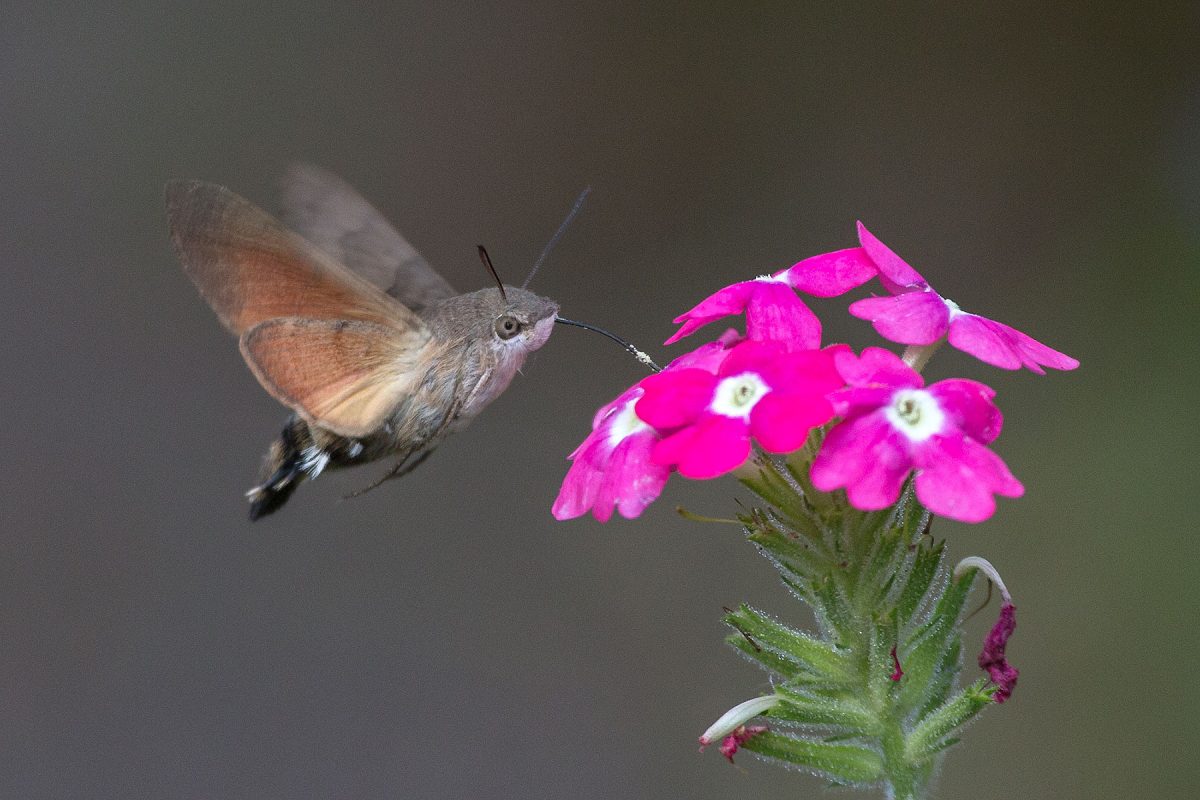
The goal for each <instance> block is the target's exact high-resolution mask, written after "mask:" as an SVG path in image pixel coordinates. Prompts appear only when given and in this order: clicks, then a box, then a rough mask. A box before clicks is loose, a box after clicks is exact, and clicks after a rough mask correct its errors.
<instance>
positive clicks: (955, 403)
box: [929, 378, 1004, 444]
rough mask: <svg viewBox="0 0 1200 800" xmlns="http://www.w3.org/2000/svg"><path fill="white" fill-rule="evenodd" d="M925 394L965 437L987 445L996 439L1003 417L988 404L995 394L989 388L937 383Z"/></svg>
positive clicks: (968, 383) (954, 381) (965, 383)
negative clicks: (930, 397) (934, 400)
mask: <svg viewBox="0 0 1200 800" xmlns="http://www.w3.org/2000/svg"><path fill="white" fill-rule="evenodd" d="M929 393H930V394H932V395H933V396H934V399H936V400H937V403H938V406H939V407H940V408H941V409H942V411H944V412H945V413H946V414H947V415H948V416H949V417H950V418H951V419H952V420H953V421H954V424H955V426H956V427H957V428H959V429H960V430H961V431H962V432H963V433H965V434H966V435H967V436H970V437H971V438H972V439H975V440H976V441H979V442H983V443H984V444H987V443H988V442H990V441H992V440H993V439H995V438H996V437H997V436H999V435H1000V429H1001V428H1002V427H1003V426H1004V415H1003V414H1001V413H1000V409H999V408H996V404H995V403H993V402H992V398H993V397H994V396H995V394H996V393H995V392H994V391H993V390H992V388H991V387H990V386H985V385H983V384H982V383H976V382H975V381H968V380H964V379H961V378H952V379H950V380H944V381H938V382H937V383H935V384H932V385H931V386H930V387H929Z"/></svg>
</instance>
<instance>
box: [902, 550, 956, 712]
mask: <svg viewBox="0 0 1200 800" xmlns="http://www.w3.org/2000/svg"><path fill="white" fill-rule="evenodd" d="M973 577H974V574H973V573H972V574H970V575H964V576H963V577H962V578H960V579H959V580H953V579H952V580H951V581H950V582H949V584H947V586H946V590H945V592H944V593H943V594H942V597H941V599H940V600H939V601H938V604H937V606H936V607H935V608H934V610H933V613H932V614H931V615H930V617H929V620H928V621H927V622H926V623H925V624H924V625H922V626H921V627H920V628H919V629H918V630H917V631H916V632H915V633H914V634H913V635H912V636H911V637H910V638H909V640H908V641H907V642H906V643H905V646H904V648H903V649H902V656H901V660H900V664H901V667H902V668H903V669H904V672H905V675H904V678H902V679H901V690H900V698H899V704H900V707H901V709H902V711H903V712H904V713H905V714H906V715H907V714H909V713H912V712H913V711H915V710H917V709H919V708H921V707H923V706H925V705H927V703H928V701H929V699H930V698H932V697H933V696H934V694H933V691H936V690H937V688H938V685H937V682H936V681H934V677H935V675H936V674H937V673H938V672H939V670H941V669H942V667H943V666H944V665H945V664H946V659H947V655H948V651H949V650H950V649H951V648H954V647H956V646H957V643H958V636H959V632H958V615H959V614H960V613H962V607H963V603H965V602H966V599H967V593H968V592H969V591H970V589H971V580H972V579H973ZM954 658H955V660H957V653H955V655H954ZM950 671H951V672H953V671H954V670H953V667H951V670H950ZM951 680H953V676H951Z"/></svg>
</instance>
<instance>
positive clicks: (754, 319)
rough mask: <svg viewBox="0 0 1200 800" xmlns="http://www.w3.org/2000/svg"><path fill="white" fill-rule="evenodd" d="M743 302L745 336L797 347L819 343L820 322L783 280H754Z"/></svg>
mask: <svg viewBox="0 0 1200 800" xmlns="http://www.w3.org/2000/svg"><path fill="white" fill-rule="evenodd" d="M756 283H757V288H756V289H755V290H754V291H753V292H752V293H751V294H750V299H749V301H748V302H747V304H746V338H747V339H753V340H756V341H775V342H783V343H784V344H786V345H787V346H789V347H793V348H795V349H799V350H812V349H815V348H817V347H820V346H821V321H820V320H819V319H817V315H816V314H814V313H813V312H812V310H811V309H810V308H809V307H808V306H806V305H805V304H804V301H803V300H801V299H800V298H799V297H797V296H796V292H795V291H794V290H793V289H792V287H790V286H788V285H787V284H785V283H776V282H767V281H756Z"/></svg>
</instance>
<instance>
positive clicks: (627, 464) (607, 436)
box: [551, 385, 671, 522]
mask: <svg viewBox="0 0 1200 800" xmlns="http://www.w3.org/2000/svg"><path fill="white" fill-rule="evenodd" d="M643 391H644V390H643V389H642V387H641V386H640V385H638V386H633V387H631V388H629V389H627V390H626V391H625V392H623V393H622V394H621V396H620V397H618V398H617V399H616V400H614V401H612V402H611V403H609V404H608V405H606V406H604V407H603V408H601V409H600V410H599V411H598V412H596V417H595V419H594V420H593V422H592V432H591V434H589V435H588V437H587V438H586V439H584V440H583V443H582V444H581V445H579V447H578V448H576V450H575V452H573V453H571V455H570V459H571V468H570V469H569V470H568V471H567V477H566V478H564V479H563V484H562V488H561V489H560V490H559V492H558V498H557V499H556V500H555V501H554V506H553V507H552V509H551V510H552V512H553V513H554V516H555V518H556V519H572V518H574V517H579V516H582V515H584V514H586V513H587V512H588V511H591V512H592V516H594V517H595V518H596V519H598V520H600V521H601V522H608V520H609V519H611V518H612V514H613V510H614V509H616V510H618V511H620V513H621V516H623V517H625V518H626V519H632V518H634V517H636V516H638V515H639V514H641V513H642V511H644V510H645V509H646V506H648V505H650V504H651V503H653V502H654V501H655V500H656V499H657V498H658V496H659V495H660V494H661V493H662V489H663V486H665V485H666V483H667V478H668V477H669V476H670V474H671V470H670V469H669V468H668V467H664V466H662V465H660V464H655V463H654V462H653V461H652V460H651V459H650V452H651V450H652V449H653V448H654V445H655V444H656V443H657V442H658V440H659V436H658V433H657V432H656V431H655V430H654V429H653V428H651V427H650V426H649V425H647V424H646V423H645V422H642V421H641V420H640V419H638V416H637V413H636V412H635V411H634V404H635V403H636V402H637V401H638V399H639V398H641V396H642V393H643Z"/></svg>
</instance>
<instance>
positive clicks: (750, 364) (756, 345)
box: [717, 290, 790, 378]
mask: <svg viewBox="0 0 1200 800" xmlns="http://www.w3.org/2000/svg"><path fill="white" fill-rule="evenodd" d="M789 291H790V290H789ZM786 354H787V347H786V346H785V345H784V344H783V343H782V342H768V341H757V340H752V339H748V340H746V341H744V342H742V343H741V344H739V345H737V346H736V347H734V348H733V349H731V350H730V351H729V355H728V356H726V358H725V360H724V361H722V362H721V369H720V370H719V371H718V373H717V374H718V375H719V376H720V377H722V378H727V377H729V376H730V375H741V374H742V373H743V372H760V371H761V370H762V367H763V365H765V364H770V363H772V362H774V361H775V360H776V359H782V358H785V357H786Z"/></svg>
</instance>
